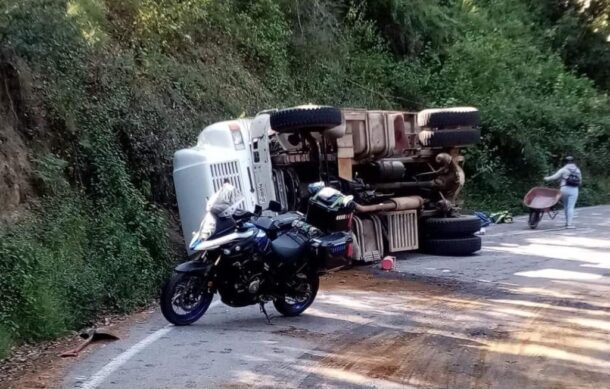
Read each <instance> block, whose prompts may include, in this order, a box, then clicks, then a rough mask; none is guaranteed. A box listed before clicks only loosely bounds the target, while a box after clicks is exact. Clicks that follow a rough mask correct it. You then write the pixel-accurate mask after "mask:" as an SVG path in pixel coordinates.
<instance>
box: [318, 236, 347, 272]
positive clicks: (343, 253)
mask: <svg viewBox="0 0 610 389" xmlns="http://www.w3.org/2000/svg"><path fill="white" fill-rule="evenodd" d="M311 247H312V249H313V250H315V254H316V255H315V257H316V258H318V259H319V261H320V263H319V264H318V266H319V268H320V270H323V271H324V270H333V269H337V268H339V267H342V266H346V265H349V264H350V263H351V260H352V258H351V257H352V234H351V232H346V231H342V232H334V233H332V234H330V235H325V236H322V237H320V238H315V239H314V240H313V241H312V245H311Z"/></svg>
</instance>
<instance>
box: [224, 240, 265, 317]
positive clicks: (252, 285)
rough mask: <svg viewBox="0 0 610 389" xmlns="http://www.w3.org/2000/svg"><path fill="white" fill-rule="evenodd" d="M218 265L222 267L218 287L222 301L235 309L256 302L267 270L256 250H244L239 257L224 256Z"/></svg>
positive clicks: (263, 284)
mask: <svg viewBox="0 0 610 389" xmlns="http://www.w3.org/2000/svg"><path fill="white" fill-rule="evenodd" d="M220 263H221V267H223V271H222V274H223V277H222V280H221V281H220V285H219V290H220V292H221V293H220V294H221V296H222V301H223V302H224V303H225V304H227V305H230V306H235V307H239V306H246V305H250V304H253V303H254V302H256V301H257V299H258V296H259V294H260V293H261V291H262V289H263V288H264V286H265V276H264V274H265V273H266V271H267V270H268V269H269V265H268V264H266V263H265V262H264V260H263V256H262V255H261V254H260V253H259V252H257V251H256V250H246V251H241V252H240V253H239V255H225V256H224V258H223V259H222V260H221V262H220Z"/></svg>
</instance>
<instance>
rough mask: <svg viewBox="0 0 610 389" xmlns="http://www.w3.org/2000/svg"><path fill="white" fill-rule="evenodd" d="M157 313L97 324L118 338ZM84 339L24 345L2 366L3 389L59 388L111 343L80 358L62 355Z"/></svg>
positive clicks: (115, 317) (91, 347) (98, 344)
mask: <svg viewBox="0 0 610 389" xmlns="http://www.w3.org/2000/svg"><path fill="white" fill-rule="evenodd" d="M152 312H154V310H152V309H150V308H147V309H145V310H142V311H140V312H137V313H135V314H132V315H130V316H119V315H107V316H105V317H104V318H103V319H102V320H100V321H99V322H98V323H97V327H98V328H104V329H107V330H108V331H110V332H111V333H112V334H115V335H116V336H118V337H119V338H122V337H124V336H126V335H127V333H128V331H129V328H130V327H131V326H132V325H134V324H135V323H139V322H144V321H146V320H147V319H148V318H149V317H150V315H151V314H152ZM82 342H83V339H82V338H80V336H79V335H78V334H77V333H75V334H73V335H70V336H66V337H63V338H60V339H57V340H54V341H49V342H42V343H39V344H36V345H23V346H20V347H18V348H17V349H15V350H14V351H13V352H12V353H11V356H10V357H9V358H7V359H6V360H4V361H2V362H1V363H0V389H41V388H55V387H58V385H59V382H60V380H61V377H62V375H63V373H64V371H65V370H66V369H67V368H68V367H69V366H71V365H72V364H73V363H74V362H76V361H78V360H81V359H84V358H85V357H86V356H87V355H89V354H91V353H93V352H94V351H95V350H97V349H99V348H100V347H104V344H106V343H108V342H109V341H99V342H94V343H91V344H90V345H89V346H87V347H86V348H85V349H84V350H83V351H81V352H80V354H79V356H77V357H66V358H62V357H60V356H59V355H60V354H61V353H63V352H65V351H68V350H71V349H74V348H76V347H77V346H78V345H79V344H81V343H82Z"/></svg>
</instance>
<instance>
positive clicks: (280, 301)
mask: <svg viewBox="0 0 610 389" xmlns="http://www.w3.org/2000/svg"><path fill="white" fill-rule="evenodd" d="M319 287H320V277H319V276H318V274H317V273H313V274H311V275H309V276H308V277H307V291H306V292H305V293H302V294H299V295H294V296H292V295H284V296H282V297H278V298H276V299H275V300H274V301H273V305H274V306H275V309H276V310H277V311H278V312H279V313H281V314H282V315H284V316H289V317H291V316H298V315H300V314H301V313H303V312H305V310H306V309H307V308H309V306H310V305H311V304H312V303H313V300H315V299H316V294H317V293H318V288H319Z"/></svg>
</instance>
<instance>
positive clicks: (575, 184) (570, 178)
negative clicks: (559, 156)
mask: <svg viewBox="0 0 610 389" xmlns="http://www.w3.org/2000/svg"><path fill="white" fill-rule="evenodd" d="M564 163H565V165H564V167H562V168H561V169H559V170H558V171H557V173H555V174H553V175H551V176H547V177H544V180H545V181H556V180H560V190H561V196H562V201H563V207H564V211H565V217H566V228H575V227H574V224H572V219H573V218H574V208H575V207H576V200H578V188H579V187H580V185H581V184H582V173H581V172H580V169H579V168H578V166H576V163H575V162H574V157H571V156H567V157H565V158H564Z"/></svg>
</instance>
